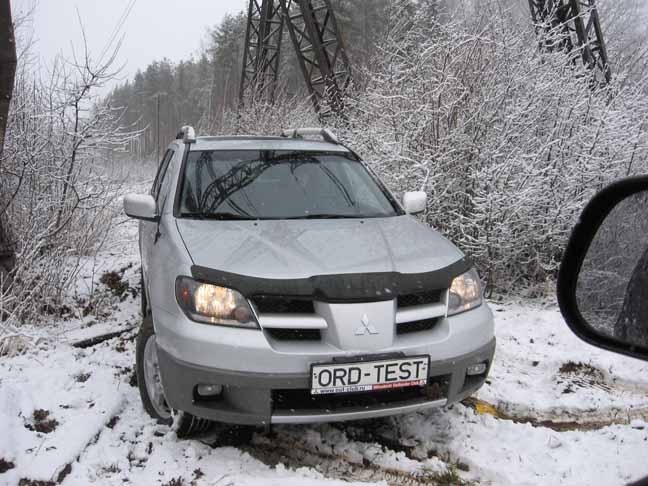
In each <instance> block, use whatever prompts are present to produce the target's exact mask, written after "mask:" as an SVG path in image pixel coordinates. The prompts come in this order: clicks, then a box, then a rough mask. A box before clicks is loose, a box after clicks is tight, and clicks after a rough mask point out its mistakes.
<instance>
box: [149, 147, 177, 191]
mask: <svg viewBox="0 0 648 486" xmlns="http://www.w3.org/2000/svg"><path fill="white" fill-rule="evenodd" d="M173 154H174V151H173V150H170V149H169V150H167V151H166V153H165V154H164V157H163V158H162V162H160V167H159V168H158V172H157V174H156V175H155V181H154V182H153V187H152V188H151V196H153V197H154V198H155V200H156V201H157V199H158V195H159V194H160V187H162V181H164V176H165V174H166V170H167V167H169V162H171V159H172V158H173Z"/></svg>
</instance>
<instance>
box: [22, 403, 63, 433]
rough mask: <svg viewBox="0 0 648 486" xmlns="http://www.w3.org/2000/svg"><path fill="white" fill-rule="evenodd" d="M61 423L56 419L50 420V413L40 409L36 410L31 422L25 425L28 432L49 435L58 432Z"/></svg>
mask: <svg viewBox="0 0 648 486" xmlns="http://www.w3.org/2000/svg"><path fill="white" fill-rule="evenodd" d="M58 425H59V423H58V420H56V419H55V418H50V411H49V410H43V409H42V408H39V409H37V410H34V413H33V414H32V417H31V420H30V421H29V422H27V423H26V424H25V428H26V429H27V430H31V431H34V432H40V433H43V434H49V433H50V432H53V431H54V430H56V427H58Z"/></svg>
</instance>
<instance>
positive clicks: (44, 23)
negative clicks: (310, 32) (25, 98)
mask: <svg viewBox="0 0 648 486" xmlns="http://www.w3.org/2000/svg"><path fill="white" fill-rule="evenodd" d="M131 1H132V0H11V4H12V8H13V11H14V17H17V16H18V15H20V13H21V12H24V11H25V10H26V9H29V8H32V7H33V8H34V9H35V14H34V18H33V29H34V38H35V41H36V44H35V46H34V53H35V54H36V55H37V56H38V57H39V58H40V59H41V62H43V63H44V64H45V65H47V64H48V63H50V62H51V60H52V59H53V58H54V57H55V56H56V54H58V53H63V54H64V55H66V56H67V57H71V53H72V46H73V45H74V46H75V49H77V51H78V52H81V46H82V45H83V44H82V41H81V39H82V36H81V28H80V25H79V20H78V16H77V9H78V12H79V15H80V17H81V20H82V22H83V25H84V29H85V32H86V36H87V38H88V44H89V47H90V50H91V52H92V54H93V56H94V57H95V58H98V57H99V56H100V54H101V52H102V51H103V49H104V47H105V46H106V44H107V42H108V41H109V39H110V37H111V34H112V32H113V30H114V29H115V27H116V25H117V24H118V22H119V19H120V17H122V15H123V14H124V13H125V11H126V9H127V7H128V5H129V4H130V3H131ZM246 5H247V0H185V1H178V0H135V4H134V6H133V8H132V10H131V12H130V14H129V16H128V18H127V19H126V22H125V24H124V26H123V28H122V33H123V34H124V35H125V37H124V43H123V46H122V48H121V50H120V54H119V57H118V61H119V64H120V65H121V64H124V65H125V69H124V71H123V74H122V77H124V79H125V78H126V77H127V78H129V79H130V78H132V77H133V75H134V74H135V73H136V72H137V69H144V68H146V66H147V65H148V64H149V63H150V62H151V61H154V60H156V59H162V58H163V57H167V58H169V59H170V60H172V61H180V60H181V59H187V58H188V57H190V56H191V55H192V54H195V53H197V52H199V50H200V47H201V43H202V41H203V39H204V38H205V34H206V32H207V28H208V27H213V26H214V25H216V24H218V23H219V22H220V20H221V19H222V18H223V16H224V15H225V14H227V13H236V12H239V11H241V10H244V9H245V8H246Z"/></svg>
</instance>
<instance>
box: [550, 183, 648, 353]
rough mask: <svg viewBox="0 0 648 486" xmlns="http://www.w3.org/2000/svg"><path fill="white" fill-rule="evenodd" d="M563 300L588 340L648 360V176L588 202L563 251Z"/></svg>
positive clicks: (576, 329)
mask: <svg viewBox="0 0 648 486" xmlns="http://www.w3.org/2000/svg"><path fill="white" fill-rule="evenodd" d="M558 303H559V304H560V310H561V312H562V314H563V316H564V318H565V320H566V321H567V324H568V325H569V327H570V328H571V329H572V331H574V333H576V335H578V336H579V337H580V338H582V339H583V340H585V341H587V342H589V343H591V344H593V345H595V346H598V347H601V348H605V349H608V350H610V351H615V352H617V353H621V354H625V355H628V356H633V357H635V358H640V359H644V360H648V177H645V176H642V177H632V178H628V179H623V180H621V181H619V182H616V183H614V184H612V185H610V186H608V187H607V188H605V189H603V190H602V191H601V192H599V193H598V194H596V196H594V198H593V199H592V200H591V201H590V202H589V203H588V205H587V207H586V208H585V209H584V211H583V213H582V215H581V217H580V220H579V221H578V224H577V225H576V227H575V228H574V230H573V232H572V235H571V237H570V239H569V243H568V245H567V249H566V250H565V254H564V255H563V260H562V264H561V266H560V271H559V274H558Z"/></svg>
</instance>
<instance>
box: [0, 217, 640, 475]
mask: <svg viewBox="0 0 648 486" xmlns="http://www.w3.org/2000/svg"><path fill="white" fill-rule="evenodd" d="M135 235H136V224H135V223H132V222H125V223H123V224H120V225H119V226H118V227H117V229H116V231H115V232H114V234H113V237H112V238H113V239H112V241H111V243H110V244H109V245H108V246H107V247H106V250H105V251H104V252H103V253H102V254H101V255H100V257H99V259H98V260H97V262H94V263H93V265H92V269H90V266H89V267H88V269H87V271H86V272H85V273H82V275H81V276H80V284H79V286H78V292H79V293H81V292H83V291H84V288H86V289H87V288H88V285H87V284H83V282H84V281H86V282H87V277H88V275H90V274H91V273H93V274H94V275H100V274H101V272H103V271H106V270H120V269H124V271H123V275H124V278H125V279H127V281H128V283H129V285H130V286H132V287H133V288H136V287H137V286H138V283H139V262H138V252H137V247H136V236H135ZM130 263H133V265H132V266H130V267H128V265H129V264H130ZM127 267H128V268H127ZM84 276H85V277H86V278H85V280H84ZM84 285H85V287H84ZM90 287H91V286H90ZM138 299H139V297H133V296H130V295H129V297H128V298H127V299H126V300H124V301H123V302H121V301H120V300H119V299H113V300H112V301H109V302H108V303H107V304H106V308H107V310H108V312H107V316H106V317H104V318H103V319H102V320H101V322H95V321H97V319H96V318H90V317H82V316H80V317H78V318H74V319H69V320H67V321H60V322H54V323H52V325H51V326H46V327H39V328H38V327H33V328H32V327H28V328H27V329H26V331H28V332H27V334H29V335H33V336H36V337H40V338H41V339H39V340H37V341H36V342H37V344H35V345H34V347H33V348H32V349H31V350H30V351H29V352H28V353H26V354H24V355H21V356H16V357H12V358H3V359H0V458H3V459H4V460H6V461H10V462H13V463H14V464H15V467H14V468H13V469H9V470H8V471H7V472H5V473H3V474H0V484H2V485H5V484H6V485H15V484H17V483H18V481H19V480H20V479H21V478H29V479H33V480H52V481H57V479H59V478H60V479H61V480H62V483H61V484H63V485H66V486H76V485H83V486H85V485H88V484H106V485H118V484H119V485H122V484H136V485H139V484H160V485H163V484H168V483H169V482H170V481H172V480H173V479H176V478H181V479H182V480H183V481H184V483H183V484H185V485H188V484H195V485H207V484H210V485H211V484H219V485H220V484H231V485H249V486H257V485H277V486H279V485H282V486H283V485H320V484H322V485H324V484H326V485H338V484H339V485H342V484H345V485H348V484H360V483H363V484H382V485H385V484H424V483H425V482H428V481H432V480H433V479H435V478H437V477H438V475H441V474H444V473H448V472H449V471H450V472H451V473H453V474H458V475H459V477H461V478H462V479H463V480H465V481H473V482H474V483H476V484H491V485H498V486H506V485H546V484H565V485H606V486H608V485H622V484H625V483H627V482H628V481H631V480H635V479H638V478H640V477H641V476H643V475H648V463H646V461H645V451H646V447H647V446H646V444H647V443H648V442H647V441H648V425H647V421H648V393H647V392H648V365H647V364H646V363H643V362H641V361H638V360H634V359H632V358H627V357H622V356H619V355H615V354H613V353H609V352H606V351H603V350H599V349H596V348H593V347H591V346H589V345H587V344H585V343H584V342H581V341H580V340H578V338H576V337H574V336H573V335H572V334H571V332H570V331H569V330H568V328H567V327H566V326H565V324H564V322H563V321H562V318H561V316H560V314H559V312H558V310H557V309H556V307H555V305H546V304H543V303H540V302H530V301H523V302H497V303H495V302H492V303H491V306H492V308H493V311H494V314H495V319H496V335H497V339H498V347H497V352H496V357H495V362H494V364H493V368H492V371H491V375H490V377H489V380H488V383H487V384H486V385H485V386H484V387H483V388H482V389H481V390H480V391H479V392H478V393H477V398H478V399H479V400H482V401H483V402H484V403H486V404H489V405H490V407H481V408H480V407H476V406H475V405H474V403H475V402H473V403H472V405H471V403H469V402H466V404H456V405H453V406H451V407H448V408H446V409H439V410H432V411H429V412H426V413H415V414H410V415H406V416H401V417H395V418H391V419H386V420H377V421H369V422H356V423H347V424H324V425H313V426H282V427H276V428H275V429H274V433H273V435H270V436H266V435H263V434H257V435H256V436H255V438H254V441H253V443H252V444H251V445H250V446H246V447H242V448H233V447H221V448H215V447H212V446H211V445H210V444H209V437H207V438H205V439H203V440H191V441H180V440H178V439H177V438H176V437H175V435H174V434H173V433H172V432H170V431H169V430H168V428H167V427H165V426H162V425H158V424H156V423H155V422H154V421H153V420H151V419H150V418H149V417H148V416H147V415H146V414H145V412H144V410H143V409H142V407H141V404H140V400H139V394H138V390H137V388H136V387H133V386H132V385H131V384H130V383H131V378H132V374H133V364H134V340H133V338H134V336H135V331H134V330H130V331H129V330H128V329H129V327H130V326H132V325H134V324H136V323H137V322H138V319H139V300H138ZM115 329H121V330H126V331H125V332H124V333H123V334H121V335H120V336H118V337H115V338H112V339H109V340H106V341H103V342H100V343H98V344H96V345H94V346H90V347H87V348H77V347H74V346H73V345H72V344H73V343H75V342H78V341H79V340H83V339H87V338H89V337H93V336H96V335H98V334H101V333H103V332H106V331H107V330H111V331H112V330H115ZM566 365H567V366H566ZM561 368H562V370H561ZM478 403H481V402H478ZM38 409H43V410H46V411H48V412H49V415H48V416H47V417H46V420H50V419H55V420H56V421H57V422H58V425H56V426H55V427H54V430H52V431H51V432H49V433H45V432H37V431H34V430H29V429H28V428H27V426H29V427H32V428H33V426H34V419H33V414H34V411H35V410H38ZM476 410H480V412H477V411H476ZM489 412H490V413H489ZM543 421H549V423H544V424H541V423H540V422H543ZM68 465H70V467H66V466H68Z"/></svg>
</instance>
